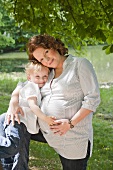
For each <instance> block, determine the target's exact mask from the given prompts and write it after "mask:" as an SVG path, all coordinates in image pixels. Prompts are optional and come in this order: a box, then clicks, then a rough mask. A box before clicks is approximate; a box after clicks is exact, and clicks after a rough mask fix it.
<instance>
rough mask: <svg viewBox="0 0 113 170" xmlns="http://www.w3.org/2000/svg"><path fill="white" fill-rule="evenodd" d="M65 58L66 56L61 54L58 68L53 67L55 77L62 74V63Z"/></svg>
mask: <svg viewBox="0 0 113 170" xmlns="http://www.w3.org/2000/svg"><path fill="white" fill-rule="evenodd" d="M66 58H67V57H66V56H62V58H61V63H60V66H59V67H58V68H55V69H54V71H55V76H54V78H57V77H59V76H60V75H61V74H62V72H63V63H64V61H65V60H66Z"/></svg>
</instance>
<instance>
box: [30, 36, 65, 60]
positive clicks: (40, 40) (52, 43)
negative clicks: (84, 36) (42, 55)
mask: <svg viewBox="0 0 113 170" xmlns="http://www.w3.org/2000/svg"><path fill="white" fill-rule="evenodd" d="M38 47H43V48H45V49H50V48H52V49H54V50H57V51H58V52H59V54H61V55H66V54H68V49H67V48H66V47H65V46H64V43H63V42H62V41H61V40H60V39H55V38H54V37H52V36H49V35H36V36H33V37H31V39H30V40H29V42H28V44H27V51H28V55H29V60H34V59H35V58H34V56H33V52H34V51H35V50H36V49H37V48H38Z"/></svg>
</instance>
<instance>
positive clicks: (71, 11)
mask: <svg viewBox="0 0 113 170" xmlns="http://www.w3.org/2000/svg"><path fill="white" fill-rule="evenodd" d="M67 3H68V6H69V9H70V13H71V16H72V18H73V20H74V22H75V23H76V25H78V23H77V21H76V19H75V17H74V15H73V9H72V7H71V5H70V3H69V1H68V0H67Z"/></svg>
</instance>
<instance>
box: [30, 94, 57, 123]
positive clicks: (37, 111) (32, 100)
mask: <svg viewBox="0 0 113 170" xmlns="http://www.w3.org/2000/svg"><path fill="white" fill-rule="evenodd" d="M27 101H28V104H29V107H30V108H31V110H32V111H33V113H34V114H35V115H36V116H37V117H38V118H40V119H42V120H43V121H45V122H46V123H48V125H52V124H53V123H54V120H55V118H54V117H49V116H46V115H45V114H44V113H43V112H42V111H41V110H40V108H39V107H38V105H37V97H29V98H28V99H27Z"/></svg>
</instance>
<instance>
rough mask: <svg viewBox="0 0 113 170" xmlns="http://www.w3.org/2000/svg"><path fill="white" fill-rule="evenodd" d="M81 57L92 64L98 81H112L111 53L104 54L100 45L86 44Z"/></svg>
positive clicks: (112, 54)
mask: <svg viewBox="0 0 113 170" xmlns="http://www.w3.org/2000/svg"><path fill="white" fill-rule="evenodd" d="M71 52H72V53H73V54H74V53H75V52H74V51H73V50H71ZM82 57H85V58H87V59H88V60H89V61H90V62H91V63H92V64H93V66H94V69H95V72H96V74H97V78H98V81H99V83H106V82H113V53H111V54H109V55H106V54H105V51H103V50H102V46H101V45H100V46H99V45H98V46H88V47H87V48H86V49H85V54H83V55H82Z"/></svg>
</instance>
